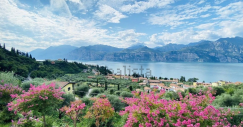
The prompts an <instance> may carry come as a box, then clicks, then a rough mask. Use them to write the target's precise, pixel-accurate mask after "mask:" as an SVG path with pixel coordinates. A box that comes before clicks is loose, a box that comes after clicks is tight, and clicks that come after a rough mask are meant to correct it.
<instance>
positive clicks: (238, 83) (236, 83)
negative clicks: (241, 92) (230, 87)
mask: <svg viewBox="0 0 243 127" xmlns="http://www.w3.org/2000/svg"><path fill="white" fill-rule="evenodd" d="M234 84H235V85H240V84H242V82H235V83H234Z"/></svg>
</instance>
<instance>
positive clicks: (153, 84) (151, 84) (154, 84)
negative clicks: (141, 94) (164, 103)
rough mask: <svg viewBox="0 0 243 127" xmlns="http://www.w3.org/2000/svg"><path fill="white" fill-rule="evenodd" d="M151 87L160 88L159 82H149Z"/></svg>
mask: <svg viewBox="0 0 243 127" xmlns="http://www.w3.org/2000/svg"><path fill="white" fill-rule="evenodd" d="M149 85H150V88H158V89H159V83H149Z"/></svg>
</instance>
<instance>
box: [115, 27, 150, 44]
mask: <svg viewBox="0 0 243 127" xmlns="http://www.w3.org/2000/svg"><path fill="white" fill-rule="evenodd" d="M145 35H146V34H145V33H136V32H135V30H134V29H129V30H124V31H119V32H118V33H115V34H112V35H111V36H113V37H115V38H114V40H113V41H112V42H111V43H113V44H114V42H115V43H116V45H115V46H119V47H123V48H126V47H129V46H132V45H134V44H137V43H140V42H139V39H138V38H139V37H140V36H145Z"/></svg>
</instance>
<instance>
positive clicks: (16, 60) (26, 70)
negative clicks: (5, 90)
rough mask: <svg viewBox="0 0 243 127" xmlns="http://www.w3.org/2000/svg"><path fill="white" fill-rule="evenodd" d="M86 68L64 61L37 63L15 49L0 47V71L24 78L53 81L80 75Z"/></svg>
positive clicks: (80, 64) (26, 54) (79, 64)
mask: <svg viewBox="0 0 243 127" xmlns="http://www.w3.org/2000/svg"><path fill="white" fill-rule="evenodd" d="M86 68H87V66H85V65H83V64H82V63H77V62H71V63H70V62H67V60H66V59H64V60H61V61H50V60H46V61H43V62H38V61H36V59H35V58H33V57H32V56H31V54H28V53H24V52H21V51H19V50H15V48H11V51H9V50H7V49H6V48H5V44H4V45H0V71H3V72H14V74H15V75H16V76H20V77H25V78H26V77H28V75H29V74H30V76H31V77H32V78H35V77H41V78H49V79H55V78H56V77H58V76H63V75H64V74H75V73H80V72H81V71H82V70H83V69H86ZM22 79H23V78H22Z"/></svg>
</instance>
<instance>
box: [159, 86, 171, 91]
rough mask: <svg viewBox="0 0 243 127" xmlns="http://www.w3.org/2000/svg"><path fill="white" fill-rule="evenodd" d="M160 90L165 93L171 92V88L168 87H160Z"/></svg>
mask: <svg viewBox="0 0 243 127" xmlns="http://www.w3.org/2000/svg"><path fill="white" fill-rule="evenodd" d="M161 90H165V91H171V88H170V87H168V86H162V87H161Z"/></svg>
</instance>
